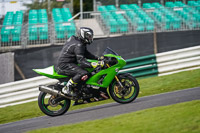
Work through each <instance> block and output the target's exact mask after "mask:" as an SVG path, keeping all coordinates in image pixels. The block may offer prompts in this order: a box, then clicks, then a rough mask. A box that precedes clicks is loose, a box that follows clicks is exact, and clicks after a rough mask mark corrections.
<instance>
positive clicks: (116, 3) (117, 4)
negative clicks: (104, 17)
mask: <svg viewBox="0 0 200 133" xmlns="http://www.w3.org/2000/svg"><path fill="white" fill-rule="evenodd" d="M115 6H116V8H119V0H115Z"/></svg>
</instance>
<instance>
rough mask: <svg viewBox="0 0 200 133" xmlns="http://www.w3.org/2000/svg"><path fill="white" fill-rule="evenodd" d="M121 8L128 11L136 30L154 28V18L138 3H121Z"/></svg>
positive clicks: (150, 29)
mask: <svg viewBox="0 0 200 133" xmlns="http://www.w3.org/2000/svg"><path fill="white" fill-rule="evenodd" d="M120 8H121V9H122V10H125V11H126V15H127V16H128V18H129V20H130V21H131V25H132V26H133V27H135V29H136V31H145V30H146V31H152V30H154V20H153V19H152V18H151V17H150V16H149V15H147V14H146V13H145V12H144V11H143V10H142V9H141V8H140V7H139V6H138V5H137V4H130V5H127V4H123V5H120Z"/></svg>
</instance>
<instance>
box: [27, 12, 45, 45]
mask: <svg viewBox="0 0 200 133" xmlns="http://www.w3.org/2000/svg"><path fill="white" fill-rule="evenodd" d="M28 24H29V27H28V33H29V40H30V41H34V40H38V39H39V40H47V39H48V17H47V11H46V9H39V10H30V11H29V20H28Z"/></svg>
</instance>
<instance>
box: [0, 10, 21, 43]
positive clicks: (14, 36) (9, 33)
mask: <svg viewBox="0 0 200 133" xmlns="http://www.w3.org/2000/svg"><path fill="white" fill-rule="evenodd" d="M22 23H23V12H22V11H17V12H16V14H14V12H7V13H6V16H5V18H4V21H3V27H2V29H1V42H3V43H7V42H10V41H13V42H17V41H20V40H21V31H22Z"/></svg>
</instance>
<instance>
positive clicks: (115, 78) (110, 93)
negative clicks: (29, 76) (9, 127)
mask: <svg viewBox="0 0 200 133" xmlns="http://www.w3.org/2000/svg"><path fill="white" fill-rule="evenodd" d="M103 57H104V58H102V59H101V61H104V64H105V65H104V67H97V68H95V69H94V68H86V70H87V71H88V72H89V73H90V75H89V78H88V79H87V80H86V81H81V83H79V84H78V85H77V86H76V88H74V90H73V93H75V94H76V95H75V96H73V97H69V96H66V95H64V94H63V93H62V92H61V90H62V88H63V87H64V86H65V85H66V83H67V82H68V80H69V79H70V77H69V76H66V75H59V74H58V73H57V72H56V71H55V69H54V66H50V67H48V68H45V69H33V70H34V71H35V72H37V73H38V74H40V75H43V76H46V77H49V78H53V79H57V80H58V82H57V83H55V84H53V85H48V86H46V85H41V86H39V90H40V91H41V92H40V94H39V96H38V105H39V107H40V109H41V111H42V112H43V113H45V114H46V115H49V116H58V115H62V114H64V113H66V112H67V111H68V109H69V107H70V105H71V100H73V101H75V102H74V104H75V105H78V104H83V103H90V102H95V101H101V100H105V99H108V98H110V97H111V98H112V99H113V100H114V101H116V102H118V103H122V104H125V103H130V102H132V101H133V100H135V99H136V98H137V96H138V94H139V84H138V82H137V80H136V79H135V78H134V77H133V76H132V75H131V74H128V73H119V70H121V69H122V68H123V66H125V65H126V61H125V60H124V59H123V58H122V57H121V56H119V55H118V54H117V53H116V52H114V51H113V50H112V49H110V48H106V50H105V51H104V53H103ZM88 61H89V62H98V60H88Z"/></svg>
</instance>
